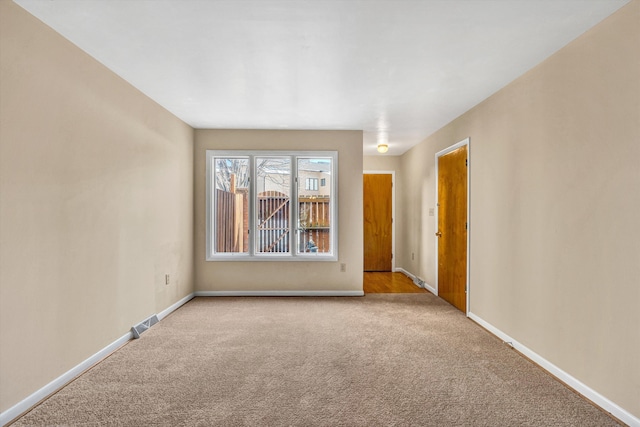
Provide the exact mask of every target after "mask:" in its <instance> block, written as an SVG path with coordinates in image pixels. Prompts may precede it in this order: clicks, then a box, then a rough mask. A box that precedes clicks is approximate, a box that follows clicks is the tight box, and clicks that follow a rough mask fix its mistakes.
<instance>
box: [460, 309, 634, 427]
mask: <svg viewBox="0 0 640 427" xmlns="http://www.w3.org/2000/svg"><path fill="white" fill-rule="evenodd" d="M468 317H469V319H471V320H473V321H474V322H476V323H477V324H479V325H480V326H482V327H483V328H485V329H486V330H488V331H489V332H491V333H492V334H494V335H495V336H497V337H498V338H500V339H501V340H502V341H504V342H507V343H510V344H511V345H512V346H513V348H514V349H516V350H517V351H519V352H520V353H522V354H523V355H524V356H526V357H527V358H529V359H531V360H532V361H533V362H535V363H536V364H538V365H539V366H540V367H542V368H543V369H544V370H546V371H547V372H549V373H550V374H551V375H553V376H554V377H556V378H557V379H559V380H560V381H562V382H563V383H565V384H566V385H568V386H569V387H571V388H572V389H574V390H575V391H577V392H578V393H579V394H581V395H582V396H584V397H585V398H587V399H588V400H590V401H591V402H593V403H594V404H596V405H597V406H599V407H600V408H602V409H603V410H605V411H606V412H608V413H610V414H611V415H613V416H614V417H616V418H617V419H619V420H620V421H622V422H623V423H625V424H627V425H629V426H632V427H640V418H637V417H636V416H634V415H633V414H631V413H630V412H629V411H627V410H625V409H623V408H621V407H620V406H618V405H616V404H615V403H614V402H612V401H611V400H609V399H607V398H606V397H604V396H603V395H601V394H600V393H598V392H597V391H595V390H593V389H592V388H590V387H589V386H587V385H585V384H584V383H582V382H581V381H580V380H578V379H577V378H575V377H573V376H571V375H570V374H568V373H566V372H565V371H563V370H562V369H560V368H558V367H557V366H556V365H554V364H553V363H551V362H549V361H548V360H547V359H545V358H544V357H542V356H540V355H539V354H537V353H536V352H534V351H533V350H531V349H530V348H528V347H526V346H525V345H523V344H521V343H519V342H518V341H516V340H514V339H513V338H511V337H510V336H509V335H507V334H505V333H504V332H502V331H501V330H500V329H498V328H496V327H495V326H493V325H492V324H490V323H489V322H486V321H485V320H483V319H482V318H480V317H478V316H477V315H475V314H473V313H471V312H469V315H468Z"/></svg>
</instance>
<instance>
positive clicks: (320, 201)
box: [297, 157, 333, 254]
mask: <svg viewBox="0 0 640 427" xmlns="http://www.w3.org/2000/svg"><path fill="white" fill-rule="evenodd" d="M331 173H332V161H331V158H321V157H320V158H298V239H297V244H298V247H297V253H308V254H312V253H331V252H332V248H331V204H332V203H333V200H332V198H331V197H332V196H331ZM320 180H323V181H324V182H325V183H326V184H327V185H326V186H324V187H319V185H318V183H319V181H320Z"/></svg>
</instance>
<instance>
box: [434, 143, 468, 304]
mask: <svg viewBox="0 0 640 427" xmlns="http://www.w3.org/2000/svg"><path fill="white" fill-rule="evenodd" d="M465 145H466V146H467V274H466V279H467V286H466V298H467V304H466V305H467V311H466V313H465V315H466V316H467V317H468V316H469V312H470V311H471V304H470V302H471V286H470V284H471V275H470V270H471V269H470V267H471V244H470V242H471V182H470V180H469V177H470V176H471V172H470V171H471V138H469V137H467V138H465V139H463V140H462V141H460V142H458V143H456V144H453V145H452V146H450V147H447V148H445V149H444V150H441V151H438V152H437V153H436V156H435V159H436V182H435V187H436V191H435V194H436V200H435V221H436V224H435V229H436V232H438V159H439V158H440V157H442V156H444V155H445V154H448V153H450V152H452V151H455V150H457V149H458V148H460V147H464V146H465ZM435 247H436V251H435V260H436V265H435V272H436V283H435V284H434V288H435V290H436V295H438V265H439V264H438V237H437V236H436V238H435Z"/></svg>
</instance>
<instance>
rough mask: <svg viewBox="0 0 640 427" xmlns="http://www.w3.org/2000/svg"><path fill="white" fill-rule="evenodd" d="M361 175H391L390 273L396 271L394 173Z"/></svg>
mask: <svg viewBox="0 0 640 427" xmlns="http://www.w3.org/2000/svg"><path fill="white" fill-rule="evenodd" d="M362 174H363V175H391V271H396V171H378V170H365V171H362Z"/></svg>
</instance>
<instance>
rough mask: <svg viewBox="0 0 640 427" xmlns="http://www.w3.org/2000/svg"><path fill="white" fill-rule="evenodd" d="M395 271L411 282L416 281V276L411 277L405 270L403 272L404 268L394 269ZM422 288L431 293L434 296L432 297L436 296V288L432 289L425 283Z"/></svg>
mask: <svg viewBox="0 0 640 427" xmlns="http://www.w3.org/2000/svg"><path fill="white" fill-rule="evenodd" d="M395 271H396V272H398V273H402V274H404V275H405V276H407V277H408V278H409V279H411V280H414V281H415V280H416V279H417V276H415V275H413V274H411V273H409V272H408V271H407V270H405V269H404V268H402V267H396V269H395ZM424 288H425V289H426V290H428V291H429V292H431V293H432V294H434V295H438V294H437V293H436V288H434V287H433V286H431V285H429V284H428V283H427V282H424Z"/></svg>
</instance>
